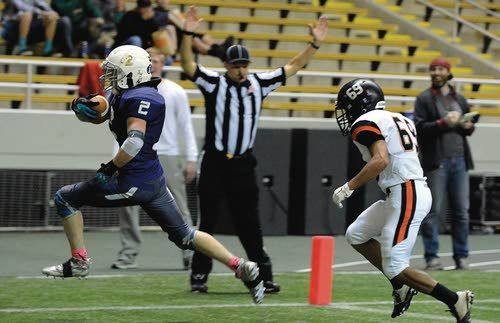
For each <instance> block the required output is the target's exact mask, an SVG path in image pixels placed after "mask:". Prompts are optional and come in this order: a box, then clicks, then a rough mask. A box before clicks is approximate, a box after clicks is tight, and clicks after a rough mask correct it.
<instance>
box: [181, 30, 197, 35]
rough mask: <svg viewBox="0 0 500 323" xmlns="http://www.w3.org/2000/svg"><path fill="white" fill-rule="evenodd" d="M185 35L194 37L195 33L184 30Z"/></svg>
mask: <svg viewBox="0 0 500 323" xmlns="http://www.w3.org/2000/svg"><path fill="white" fill-rule="evenodd" d="M182 34H183V35H188V36H194V35H195V32H194V31H187V30H182Z"/></svg>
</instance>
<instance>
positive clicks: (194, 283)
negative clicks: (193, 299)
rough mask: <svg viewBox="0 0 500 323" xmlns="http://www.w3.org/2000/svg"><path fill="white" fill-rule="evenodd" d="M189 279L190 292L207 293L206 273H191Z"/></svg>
mask: <svg viewBox="0 0 500 323" xmlns="http://www.w3.org/2000/svg"><path fill="white" fill-rule="evenodd" d="M190 280H191V292H192V293H207V292H208V286H207V280H208V275H207V274H193V273H192V274H191V277H190Z"/></svg>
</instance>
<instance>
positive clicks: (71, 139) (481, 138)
mask: <svg viewBox="0 0 500 323" xmlns="http://www.w3.org/2000/svg"><path fill="white" fill-rule="evenodd" d="M193 123H194V127H195V132H196V136H197V137H198V142H199V143H200V146H201V143H202V137H203V134H204V127H205V120H204V117H203V116H201V115H193ZM259 125H260V127H261V128H264V129H294V128H299V129H304V128H305V129H324V130H328V129H329V130H334V129H338V128H337V124H336V122H335V120H333V119H306V118H275V117H262V118H261V120H260V124H259ZM498 138H500V124H487V123H481V122H480V123H478V125H477V130H476V132H475V133H474V134H473V135H472V136H471V137H470V141H469V142H470V144H471V147H472V152H473V156H474V161H475V164H476V169H475V170H474V171H475V172H491V173H500V149H498V146H497V144H496V140H498ZM113 142H114V138H113V136H112V134H111V133H110V131H109V130H108V127H107V124H102V125H93V124H87V123H83V122H80V121H78V120H77V119H76V118H75V117H74V115H73V113H72V112H69V111H43V110H31V111H27V110H0V168H3V169H89V170H90V169H95V168H96V167H97V165H98V164H99V163H101V162H104V161H106V160H108V159H109V158H110V157H111V151H112V147H113ZM318 144H322V143H318Z"/></svg>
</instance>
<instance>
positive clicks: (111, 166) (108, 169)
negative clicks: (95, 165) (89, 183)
mask: <svg viewBox="0 0 500 323" xmlns="http://www.w3.org/2000/svg"><path fill="white" fill-rule="evenodd" d="M117 170H118V167H117V166H116V165H115V163H113V160H110V161H109V162H108V163H107V164H101V168H100V169H99V170H98V172H102V173H104V174H106V175H108V176H112V175H113V174H114V173H116V171H117Z"/></svg>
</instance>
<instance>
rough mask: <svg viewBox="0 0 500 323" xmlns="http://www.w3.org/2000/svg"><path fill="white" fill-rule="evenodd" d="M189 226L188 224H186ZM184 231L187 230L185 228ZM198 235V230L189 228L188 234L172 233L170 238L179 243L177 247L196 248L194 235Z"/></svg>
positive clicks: (184, 248) (183, 248)
mask: <svg viewBox="0 0 500 323" xmlns="http://www.w3.org/2000/svg"><path fill="white" fill-rule="evenodd" d="M186 226H187V225H186ZM183 232H186V231H184V230H183ZM195 235H196V230H195V229H193V228H189V227H188V230H187V233H186V234H179V233H177V234H171V235H170V236H169V239H170V240H171V241H172V242H173V243H175V244H176V245H177V247H179V248H181V249H182V250H188V249H189V250H194V237H195Z"/></svg>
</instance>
